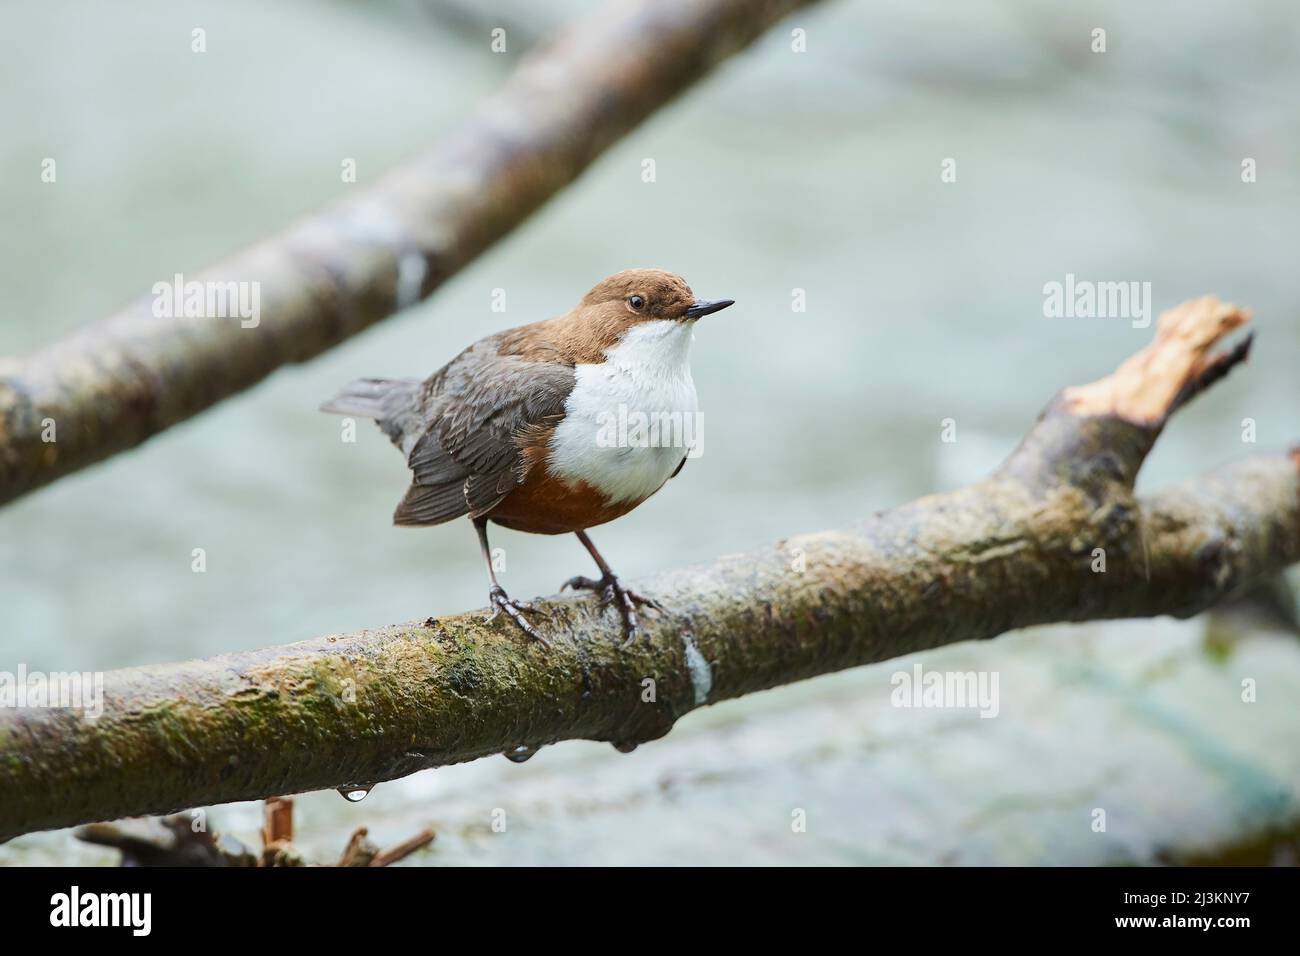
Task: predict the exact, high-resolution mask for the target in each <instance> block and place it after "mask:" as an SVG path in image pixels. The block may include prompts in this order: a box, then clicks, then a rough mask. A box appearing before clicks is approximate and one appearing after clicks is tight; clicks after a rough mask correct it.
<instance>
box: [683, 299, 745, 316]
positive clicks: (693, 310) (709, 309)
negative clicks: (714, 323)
mask: <svg viewBox="0 0 1300 956" xmlns="http://www.w3.org/2000/svg"><path fill="white" fill-rule="evenodd" d="M735 304H736V300H735V299H714V300H713V301H712V302H709V301H706V300H704V299H699V300H697V301H695V302H693V303H691V307H690V308H689V309H687V310H686V317H687V318H688V319H698V318H699V317H700V316H702V315H709V314H710V313H713V312H721V311H722V310H723V309H725V308H726V307H727V306H729V305H735Z"/></svg>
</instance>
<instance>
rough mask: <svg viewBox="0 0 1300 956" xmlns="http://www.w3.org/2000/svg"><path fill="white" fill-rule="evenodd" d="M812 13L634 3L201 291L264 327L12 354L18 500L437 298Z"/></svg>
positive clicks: (162, 326)
mask: <svg viewBox="0 0 1300 956" xmlns="http://www.w3.org/2000/svg"><path fill="white" fill-rule="evenodd" d="M811 2H812V0H628V2H623V3H616V4H614V5H613V6H612V7H611V8H609V9H606V10H602V11H600V12H599V13H597V14H595V15H593V16H591V17H589V18H588V19H586V20H583V21H581V22H580V23H579V24H577V25H576V26H575V27H574V28H572V29H570V30H568V31H566V32H563V33H561V34H560V36H559V37H558V38H557V39H556V40H555V41H553V42H552V43H550V44H549V45H547V46H546V47H544V48H542V49H540V50H538V51H536V52H534V53H532V54H530V55H529V56H527V57H526V58H525V60H524V61H523V63H522V64H521V66H520V67H519V69H518V70H517V71H516V72H515V73H514V75H512V76H511V77H510V79H509V80H508V81H507V82H506V83H505V84H504V86H502V88H501V89H500V90H499V91H497V93H496V94H495V95H493V96H492V97H490V98H489V99H488V100H487V101H485V102H484V103H483V104H482V105H481V107H480V108H479V109H478V111H477V112H476V113H475V114H474V116H473V117H472V118H471V119H470V120H469V121H468V122H466V123H464V124H463V125H462V126H460V127H459V128H458V129H456V130H454V131H452V132H451V133H450V134H448V135H447V136H445V137H444V138H443V139H442V140H441V141H440V142H439V143H438V144H437V145H436V146H435V147H434V148H433V149H432V150H431V151H430V152H428V153H427V154H426V155H424V156H421V157H420V158H418V159H416V160H415V161H413V162H411V163H409V164H407V165H405V166H402V167H400V168H398V169H395V170H393V171H392V172H390V173H389V174H388V175H386V176H385V177H384V178H383V179H382V180H381V181H380V182H379V183H378V184H376V185H375V186H374V187H372V188H370V189H367V190H365V191H363V192H361V193H360V194H359V195H358V196H356V197H355V198H353V199H350V200H348V201H346V202H342V203H339V204H337V205H335V206H332V207H330V208H328V209H327V210H325V211H323V212H321V213H319V214H316V215H314V216H311V217H309V218H307V219H304V220H302V221H300V222H298V223H297V224H296V225H294V226H292V227H291V228H289V229H288V230H287V231H285V232H284V233H282V234H280V235H278V236H276V237H274V238H271V239H268V240H265V241H263V242H261V243H259V244H257V245H255V246H253V247H252V248H250V249H248V250H247V251H245V252H243V253H241V254H239V255H237V256H235V257H234V258H232V259H229V260H227V261H225V262H223V263H221V264H219V265H216V266H214V267H212V268H210V269H208V270H206V271H205V272H203V273H200V274H196V275H194V276H190V277H187V278H188V279H191V280H195V281H200V282H214V283H222V284H224V283H233V282H239V283H247V282H258V283H260V306H261V314H260V317H259V322H258V324H257V325H256V327H252V328H244V327H242V325H241V323H240V321H239V320H238V319H211V318H205V319H193V318H166V317H159V316H155V315H154V313H153V304H152V301H151V300H149V299H144V300H141V301H138V302H136V303H135V304H133V305H131V306H129V307H128V308H126V309H125V310H124V311H122V312H119V313H118V314H116V315H113V316H111V317H109V318H107V319H105V320H103V321H100V322H97V323H95V324H93V325H91V326H89V327H87V328H85V329H83V330H81V331H80V332H78V333H76V334H74V335H72V336H70V337H68V338H66V339H64V340H62V341H59V342H57V343H55V344H53V345H51V346H49V347H48V348H46V349H44V350H42V351H40V352H37V353H36V354H34V355H31V356H29V357H27V358H24V359H17V360H15V359H2V358H0V503H4V502H7V501H11V500H13V499H14V498H17V497H18V496H19V495H22V494H24V493H26V492H28V491H31V490H33V489H35V488H39V487H41V486H42V485H45V484H48V483H49V482H51V481H54V480H55V479H57V478H60V477H62V476H63V475H67V474H70V473H72V472H74V471H76V470H78V469H80V468H84V467H85V466H87V465H90V464H93V463H95V462H97V461H100V460H102V459H104V458H107V457H109V456H110V455H114V454H116V453H118V452H121V451H125V450H127V449H130V448H134V447H135V446H136V445H139V444H140V443H141V442H143V441H145V440H146V439H148V438H150V437H151V436H153V435H156V434H158V433H159V432H161V431H163V430H164V429H166V428H168V427H170V426H172V425H175V424H177V423H178V422H182V421H184V420H185V419H187V418H190V417H191V416H193V415H196V414H198V413H199V412H201V411H203V410H205V409H207V408H209V407H211V406H212V405H214V404H216V403H217V402H219V401H221V400H222V399H224V398H228V397H229V396H231V395H234V394H236V393H238V392H240V391H242V390H243V389H246V388H249V387H250V386H252V385H255V384H256V383H257V382H259V381H261V380H262V379H263V378H265V377H266V376H267V375H269V374H270V373H271V372H273V371H275V370H276V369H277V368H279V367H280V366H282V365H286V364H288V363H291V362H302V361H306V360H307V359H310V358H313V357H315V356H317V355H319V354H320V353H321V352H324V351H325V350H326V349H329V348H331V347H333V346H335V345H337V344H338V343H340V342H342V341H344V340H345V339H347V338H348V337H349V336H352V335H355V334H357V333H358V332H361V331H363V330H364V329H366V328H368V327H369V326H371V325H373V324H374V323H376V322H378V321H380V320H381V319H384V318H386V317H387V316H390V315H392V314H393V313H394V312H397V311H398V310H399V309H403V308H406V307H408V306H411V305H414V304H415V303H416V302H419V301H420V300H421V299H423V298H425V297H426V296H428V295H429V294H431V293H432V292H433V291H434V290H435V289H436V288H437V287H438V286H439V285H441V284H442V283H443V282H444V281H445V280H446V279H447V278H448V277H450V276H451V275H453V274H455V273H456V272H457V271H458V270H459V269H462V268H464V267H465V266H466V265H467V264H468V263H469V262H470V261H471V260H473V259H474V257H475V256H477V255H478V254H479V253H481V252H482V251H483V250H485V249H487V248H488V247H489V246H491V245H492V243H494V242H495V241H497V240H498V239H500V238H501V237H502V236H504V235H506V234H507V233H508V232H509V231H510V230H511V229H513V228H514V227H515V226H517V225H519V224H520V223H521V222H522V221H523V220H524V219H526V218H527V217H528V215H529V214H530V213H532V212H533V211H534V210H535V209H537V208H538V207H539V206H541V205H542V203H544V202H545V201H546V200H547V199H549V198H550V197H551V196H553V195H554V194H555V193H556V192H558V191H559V190H560V189H562V188H563V187H564V186H566V185H567V184H568V183H570V182H572V181H573V180H574V179H576V178H577V177H578V176H579V174H581V173H582V171H583V170H585V169H586V168H587V166H589V165H590V164H591V163H592V162H593V161H594V160H595V159H596V158H597V157H598V156H599V155H600V154H601V153H602V152H603V151H604V150H605V149H607V148H608V147H609V146H610V145H612V144H613V143H614V142H615V141H617V140H618V139H619V138H620V137H621V136H623V135H624V134H625V133H627V132H628V131H630V130H632V129H634V128H635V127H636V126H637V125H638V124H639V123H640V122H642V121H643V120H644V119H646V117H648V116H650V115H651V114H652V113H653V112H654V111H655V110H656V109H658V108H659V107H661V106H663V105H664V104H665V103H667V102H668V101H670V100H671V99H672V98H673V97H674V96H675V95H677V94H678V93H680V92H681V91H683V90H685V89H686V88H687V87H689V86H690V85H691V84H692V83H694V82H695V81H696V80H698V79H700V78H701V77H702V76H704V75H705V74H707V73H708V72H709V70H710V69H712V67H714V66H715V65H716V64H718V63H719V62H721V61H722V60H724V59H726V58H727V57H728V56H730V55H732V54H734V53H736V52H738V51H740V50H742V49H744V48H745V47H746V46H748V45H749V44H750V43H751V42H752V41H753V40H754V39H755V38H757V37H758V36H759V35H761V34H762V32H763V31H764V30H765V29H767V28H768V27H770V26H771V25H772V24H774V23H776V22H777V21H778V20H780V19H781V18H782V17H783V16H785V15H786V14H788V13H790V12H791V11H793V10H795V9H798V8H800V7H803V6H807V5H808V4H809V3H811ZM160 278H161V277H160ZM166 279H167V280H168V281H170V280H171V277H170V276H168V277H166ZM46 419H49V420H52V421H53V422H54V426H55V435H56V437H57V441H55V442H50V441H49V440H48V429H47V428H46V426H45V420H46Z"/></svg>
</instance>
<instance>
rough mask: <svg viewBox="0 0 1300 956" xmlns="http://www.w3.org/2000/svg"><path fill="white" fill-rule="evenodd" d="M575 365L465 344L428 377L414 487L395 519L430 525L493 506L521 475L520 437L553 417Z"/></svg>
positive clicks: (414, 452)
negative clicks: (543, 360) (422, 429)
mask: <svg viewBox="0 0 1300 956" xmlns="http://www.w3.org/2000/svg"><path fill="white" fill-rule="evenodd" d="M573 384H574V373H573V368H572V366H569V365H565V364H562V363H557V362H534V361H526V360H524V359H522V358H520V357H519V356H517V355H501V354H499V353H498V352H497V343H496V340H495V339H494V338H488V339H484V340H483V341H482V342H478V343H476V344H475V345H472V346H470V348H468V349H466V350H465V351H464V352H462V353H461V354H460V355H458V356H457V357H456V358H455V359H453V360H452V361H451V362H450V363H449V364H448V365H447V366H446V367H445V368H444V369H442V371H440V372H438V373H437V374H436V375H435V376H434V377H433V378H432V379H430V380H429V383H428V385H427V389H426V398H425V412H426V415H427V419H428V422H429V425H428V427H427V429H426V430H425V431H424V432H423V433H422V434H420V435H419V436H418V437H416V438H415V440H414V442H413V443H412V444H411V447H410V448H409V450H408V451H407V464H408V465H409V466H410V468H411V472H412V482H411V487H410V488H409V489H408V490H407V492H406V497H405V498H403V499H402V503H401V504H400V505H398V507H397V511H396V513H395V514H394V515H393V522H394V524H398V525H430V524H440V523H442V522H444V521H450V520H451V519H452V518H459V517H460V516H462V515H469V516H470V517H477V516H479V515H481V514H484V513H486V512H488V511H491V510H492V508H494V507H495V506H496V505H497V504H498V503H499V502H500V501H501V500H502V499H503V498H504V497H505V496H506V495H508V494H509V493H510V492H511V491H512V490H513V489H514V488H515V486H516V485H517V484H519V482H520V481H522V480H523V478H524V471H525V461H524V457H523V448H522V444H521V442H520V437H521V436H522V435H523V434H525V433H527V432H528V431H529V430H530V429H532V430H535V429H537V428H539V427H544V426H546V425H547V424H548V423H551V422H554V421H558V420H559V417H560V416H561V415H563V413H564V402H565V399H567V398H568V396H569V393H570V392H571V391H572V390H573Z"/></svg>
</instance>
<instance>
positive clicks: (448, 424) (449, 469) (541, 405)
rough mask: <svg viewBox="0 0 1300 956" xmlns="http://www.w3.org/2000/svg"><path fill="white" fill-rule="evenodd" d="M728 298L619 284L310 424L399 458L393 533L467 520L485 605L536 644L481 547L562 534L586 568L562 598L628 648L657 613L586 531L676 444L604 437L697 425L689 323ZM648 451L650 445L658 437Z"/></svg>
mask: <svg viewBox="0 0 1300 956" xmlns="http://www.w3.org/2000/svg"><path fill="white" fill-rule="evenodd" d="M731 304H732V300H730V299H719V300H715V301H704V300H699V299H696V298H695V296H694V294H693V293H692V292H691V290H690V287H689V286H688V285H687V284H686V283H685V282H684V281H683V280H682V279H681V278H680V277H679V276H676V275H673V274H672V273H670V272H662V271H660V270H658V269H629V270H628V271H626V272H620V273H617V274H616V275H612V276H610V277H609V278H608V279H605V280H604V281H603V282H601V283H600V284H599V285H597V286H596V287H595V288H594V289H592V290H591V291H590V292H588V293H587V294H586V295H585V296H583V297H582V301H581V302H579V303H578V305H577V306H576V307H575V308H574V309H573V310H571V311H570V312H567V313H566V314H564V315H562V316H559V317H558V318H554V319H548V320H546V321H543V322H534V323H532V324H531V325H524V326H520V327H519V328H514V329H507V330H506V331H504V332H498V333H497V334H495V335H489V336H488V337H487V338H485V339H480V340H479V341H478V342H475V343H474V344H473V345H471V346H470V347H469V348H467V349H465V351H463V352H461V353H460V354H459V355H457V356H456V357H455V358H454V359H452V360H451V361H450V362H448V363H447V364H446V365H444V366H443V367H442V368H441V369H439V370H438V371H437V372H434V373H433V375H431V376H429V377H428V378H427V379H425V380H424V381H419V380H417V379H373V378H371V379H360V380H358V381H356V382H353V383H352V384H351V385H348V386H347V387H346V388H344V389H343V391H342V392H340V393H339V395H338V396H337V397H335V398H334V399H333V400H332V401H329V402H327V403H326V404H325V405H323V406H322V410H323V411H327V412H335V413H338V414H341V415H359V416H364V417H367V418H373V419H374V420H375V421H376V422H378V423H379V427H380V428H382V429H383V430H384V432H385V434H387V435H388V437H389V438H390V439H392V441H393V444H395V445H396V446H397V447H398V448H400V449H401V450H402V453H403V454H404V455H406V463H407V466H408V467H409V468H410V469H411V473H412V476H413V477H412V482H411V487H410V488H409V489H408V490H407V492H406V497H405V498H403V499H402V502H401V504H399V505H398V506H397V511H396V512H395V513H394V515H393V523H394V524H398V525H417V526H420V525H434V524H441V523H443V522H444V521H450V520H451V519H453V518H459V517H462V516H468V517H469V518H470V520H472V521H473V522H474V527H475V529H476V530H477V531H478V539H479V545H480V547H481V548H482V552H483V557H484V560H485V561H486V562H487V570H488V578H489V580H490V582H491V587H490V589H489V592H488V593H489V601H490V602H491V605H492V608H493V611H492V617H496V616H497V614H499V613H500V612H501V611H505V612H506V614H507V615H509V617H510V618H511V620H513V621H514V622H515V624H517V625H518V626H519V627H520V628H521V629H522V630H523V631H524V632H525V633H526V634H528V636H529V637H532V638H534V639H536V640H539V641H542V643H546V641H545V639H544V638H543V637H542V635H541V634H540V633H539V632H538V631H537V629H536V628H535V627H534V626H533V625H532V624H531V623H530V622H529V621H528V620H527V619H526V618H525V617H524V612H525V611H528V610H531V608H530V607H529V605H527V604H524V603H522V602H517V601H513V600H511V598H510V597H509V595H507V594H506V592H505V590H504V589H503V588H502V587H501V585H500V584H499V583H498V581H497V577H496V572H495V570H494V569H493V566H492V557H491V552H490V549H489V547H488V537H487V524H488V522H489V521H494V522H496V523H497V524H499V525H502V526H504V527H506V528H512V529H514V530H516V531H528V532H532V533H533V534H564V533H567V532H573V533H574V534H576V535H577V536H578V540H579V541H581V542H582V544H583V546H584V547H585V548H586V549H587V550H588V551H589V552H590V553H591V556H592V558H593V559H595V562H596V566H597V567H598V568H599V569H600V572H601V576H600V578H599V579H596V580H592V579H591V578H585V577H574V578H571V579H569V580H568V581H566V582H565V583H564V585H563V586H562V587H573V588H589V589H591V590H595V591H599V592H601V594H602V595H603V598H604V601H605V602H606V603H612V604H614V605H615V606H616V607H617V608H618V611H619V614H620V615H621V617H622V620H623V626H624V632H625V634H626V636H627V638H628V639H630V638H631V637H632V636H633V635H634V634H635V632H636V627H637V619H636V609H637V607H638V606H641V605H648V606H650V607H657V605H656V604H655V603H654V602H653V601H651V600H650V599H648V598H645V597H642V596H641V595H639V594H636V593H635V592H633V591H631V590H628V589H627V588H625V587H623V586H622V584H621V583H620V582H619V580H618V578H617V577H616V576H615V574H614V572H613V571H611V570H610V567H609V565H608V564H607V563H606V562H605V559H604V558H602V557H601V556H600V552H598V551H597V550H596V546H595V545H594V544H592V542H591V538H589V537H588V536H587V529H588V528H592V527H595V526H596V525H598V524H604V523H605V522H607V521H612V520H613V519H615V518H617V517H619V516H621V515H625V514H627V513H628V512H629V511H631V510H632V509H633V508H635V507H636V506H637V505H639V504H640V503H641V502H643V501H645V500H646V499H647V498H649V497H650V496H651V495H652V494H654V493H655V492H656V491H658V490H659V489H660V488H661V487H662V486H663V484H664V482H666V481H667V480H668V479H669V478H671V477H672V476H674V475H676V474H677V472H678V471H680V470H681V468H682V465H684V464H685V463H686V456H687V454H688V452H689V451H690V449H689V448H686V447H682V444H681V443H680V442H671V441H670V442H664V441H662V440H660V441H655V442H645V441H637V442H619V441H614V442H611V441H609V440H608V435H609V431H610V429H609V423H610V422H611V421H612V420H616V419H617V418H618V417H619V416H620V415H623V416H626V415H627V414H628V412H629V411H631V412H632V413H639V414H641V415H644V416H648V417H650V418H653V417H656V416H665V415H666V416H676V417H677V420H680V419H681V418H683V417H687V416H692V417H693V416H695V415H696V414H697V409H698V406H697V402H696V397H695V382H694V381H693V380H692V378H691V368H690V345H691V339H692V338H693V336H694V331H693V329H694V326H695V321H696V320H697V319H699V318H700V317H701V316H705V315H708V314H710V313H711V312H717V311H718V310H719V309H725V308H726V307H727V306H729V305H731ZM661 437H662V436H661Z"/></svg>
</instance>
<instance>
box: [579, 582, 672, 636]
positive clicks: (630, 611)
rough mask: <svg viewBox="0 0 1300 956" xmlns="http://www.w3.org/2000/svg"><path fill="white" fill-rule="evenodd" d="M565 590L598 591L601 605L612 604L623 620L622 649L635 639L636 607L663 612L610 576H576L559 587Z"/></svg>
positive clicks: (652, 602)
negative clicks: (595, 577)
mask: <svg viewBox="0 0 1300 956" xmlns="http://www.w3.org/2000/svg"><path fill="white" fill-rule="evenodd" d="M565 588H573V590H575V591H579V590H582V591H599V592H600V603H601V604H613V605H614V606H615V607H617V608H618V613H619V616H620V617H621V618H622V619H623V634H624V637H625V640H624V641H623V646H624V647H626V646H627V645H628V644H630V643H631V642H632V638H634V637H636V632H637V617H636V609H637V608H638V607H648V608H650V609H651V610H654V611H661V612H662V611H663V605H661V604H660V603H659V602H658V601H656V600H655V599H654V598H648V597H646V596H645V595H644V594H637V593H636V592H635V591H633V590H632V589H631V588H625V587H623V585H622V583H620V582H619V580H618V578H617V577H615V576H614V575H612V574H606V575H605V576H604V577H602V578H599V579H593V578H585V577H583V576H582V575H577V576H575V577H572V578H569V580H567V581H565V582H564V583H563V584H561V585H560V590H561V591H563V590H564V589H565Z"/></svg>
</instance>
